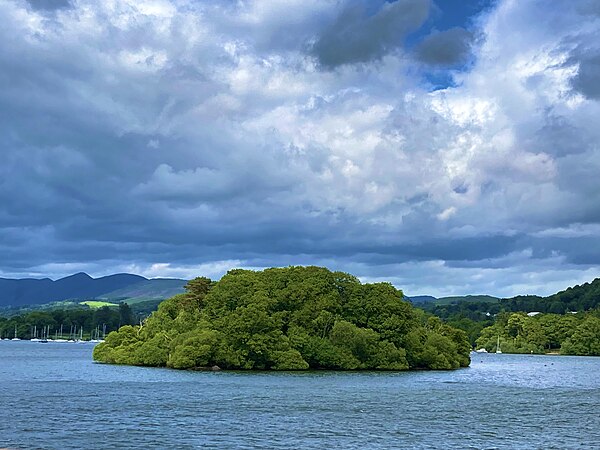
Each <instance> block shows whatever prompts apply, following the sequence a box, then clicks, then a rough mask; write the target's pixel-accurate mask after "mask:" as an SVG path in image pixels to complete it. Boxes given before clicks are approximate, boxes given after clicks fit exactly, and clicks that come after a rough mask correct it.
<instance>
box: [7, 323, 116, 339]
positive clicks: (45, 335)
mask: <svg viewBox="0 0 600 450" xmlns="http://www.w3.org/2000/svg"><path fill="white" fill-rule="evenodd" d="M38 331H39V333H38ZM30 336H31V337H30V338H29V339H27V338H24V339H21V338H20V337H19V336H18V330H17V327H16V326H15V333H14V337H12V338H11V337H9V336H2V337H1V338H0V341H30V342H40V343H43V344H46V343H49V342H58V343H81V344H86V343H99V342H104V339H105V338H106V325H104V326H103V327H102V331H100V326H97V327H96V328H94V329H93V330H92V331H91V332H90V334H89V336H87V335H86V337H85V338H84V333H83V327H79V328H78V327H77V326H76V325H71V329H70V330H69V334H68V335H66V336H65V335H64V334H63V326H62V325H61V326H60V328H59V329H56V330H54V336H53V335H52V334H51V332H50V325H46V326H43V327H42V329H41V330H38V328H37V325H34V326H33V327H32V328H31V333H30Z"/></svg>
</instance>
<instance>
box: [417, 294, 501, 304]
mask: <svg viewBox="0 0 600 450" xmlns="http://www.w3.org/2000/svg"><path fill="white" fill-rule="evenodd" d="M408 299H409V300H410V301H411V302H412V303H413V304H415V305H419V304H421V305H423V304H427V305H451V304H457V303H463V302H465V303H496V302H497V301H498V300H500V299H499V298H498V297H492V296H491V295H454V296H451V297H440V298H436V297H432V296H431V295H415V296H413V297H408Z"/></svg>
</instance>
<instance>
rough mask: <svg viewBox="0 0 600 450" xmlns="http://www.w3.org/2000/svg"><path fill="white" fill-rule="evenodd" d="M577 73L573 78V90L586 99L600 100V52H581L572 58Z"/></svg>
mask: <svg viewBox="0 0 600 450" xmlns="http://www.w3.org/2000/svg"><path fill="white" fill-rule="evenodd" d="M574 60H575V62H576V63H577V64H578V67H579V69H578V71H577V75H576V76H575V78H573V81H572V85H573V89H575V90H577V91H579V92H581V93H582V94H583V95H585V96H586V97H587V98H590V99H594V100H600V50H598V49H597V50H590V51H586V52H582V53H580V54H578V55H576V56H575V57H574Z"/></svg>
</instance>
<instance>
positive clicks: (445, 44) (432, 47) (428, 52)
mask: <svg viewBox="0 0 600 450" xmlns="http://www.w3.org/2000/svg"><path fill="white" fill-rule="evenodd" d="M473 39H474V36H473V33H471V32H470V31H467V30H465V29H464V28H461V27H454V28H450V29H449V30H445V31H438V32H433V33H431V34H429V35H428V36H426V37H425V38H424V39H423V41H421V43H420V44H419V45H418V46H417V49H416V56H417V59H418V60H419V61H422V62H424V63H426V64H431V65H440V66H456V65H458V64H463V63H465V62H466V60H467V58H468V57H469V55H470V53H471V45H472V44H473Z"/></svg>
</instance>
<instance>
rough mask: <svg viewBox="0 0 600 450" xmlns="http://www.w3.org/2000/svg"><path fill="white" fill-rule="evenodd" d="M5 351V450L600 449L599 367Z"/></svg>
mask: <svg viewBox="0 0 600 450" xmlns="http://www.w3.org/2000/svg"><path fill="white" fill-rule="evenodd" d="M91 353H92V344H69V343H62V344H59V343H48V344H41V343H35V342H25V341H21V342H17V341H14V342H13V341H0V407H1V411H2V416H1V418H0V448H1V447H10V448H18V449H37V448H39V449H113V448H164V449H169V448H180V449H187V448H190V449H191V448H223V449H225V448H226V449H235V448H239V449H246V448H247V449H250V448H278V449H288V448H314V449H324V448H340V449H359V448H360V449H363V448H369V449H378V448H381V449H388V448H426V449H438V448H440V449H441V448H460V449H470V448H472V449H493V448H502V449H504V448H510V449H520V448H523V449H525V448H539V449H552V448H556V449H565V448H566V449H570V448H577V449H599V448H600V358H585V357H560V356H533V355H523V356H519V355H495V354H490V355H485V354H484V355H475V356H474V357H473V363H472V365H471V367H470V368H468V369H462V370H458V371H452V372H410V373H407V372H402V373H373V372H365V373H340V372H337V373H336V372H310V373H264V372H263V373H242V372H217V373H213V372H181V371H175V370H168V369H153V368H141V367H124V366H109V365H102V364H94V363H93V362H92V360H91Z"/></svg>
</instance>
